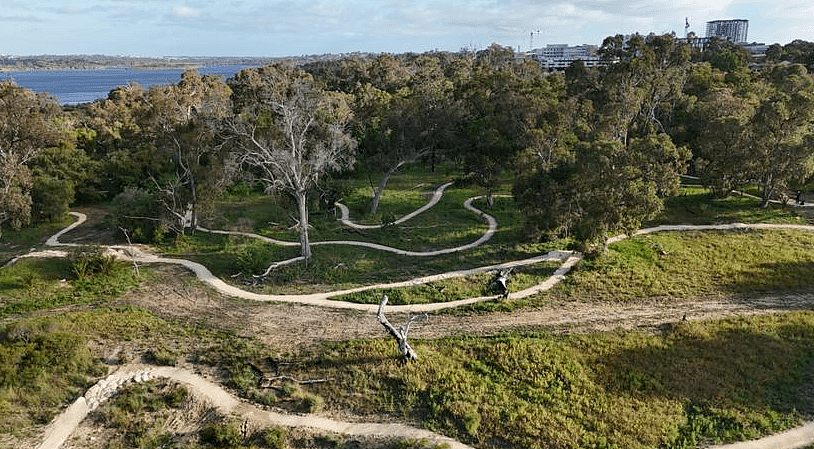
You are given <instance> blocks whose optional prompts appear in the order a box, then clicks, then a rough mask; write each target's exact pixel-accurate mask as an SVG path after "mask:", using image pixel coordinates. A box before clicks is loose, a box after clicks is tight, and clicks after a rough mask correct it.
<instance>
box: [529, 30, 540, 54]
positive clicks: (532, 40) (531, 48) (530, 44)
mask: <svg viewBox="0 0 814 449" xmlns="http://www.w3.org/2000/svg"><path fill="white" fill-rule="evenodd" d="M534 33H537V34H540V30H537V31H532V32H531V33H530V34H529V51H532V50H534Z"/></svg>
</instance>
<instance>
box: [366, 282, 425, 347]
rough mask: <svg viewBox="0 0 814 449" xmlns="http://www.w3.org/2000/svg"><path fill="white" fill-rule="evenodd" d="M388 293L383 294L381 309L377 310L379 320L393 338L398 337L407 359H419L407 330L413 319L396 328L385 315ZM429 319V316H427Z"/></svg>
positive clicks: (399, 345) (397, 339)
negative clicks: (402, 326)
mask: <svg viewBox="0 0 814 449" xmlns="http://www.w3.org/2000/svg"><path fill="white" fill-rule="evenodd" d="M387 300H388V298H387V295H382V302H380V303H379V311H378V312H376V318H377V319H378V320H379V323H381V325H382V326H384V328H385V329H386V330H387V333H389V334H390V335H391V336H392V337H393V338H395V339H396V342H397V343H398V347H399V352H400V353H401V355H402V356H404V358H405V360H416V359H418V354H416V352H415V350H414V349H413V348H412V347H411V346H410V343H408V342H407V331H408V330H409V328H410V323H412V321H413V319H411V320H410V322H408V323H407V325H405V327H404V328H403V329H396V327H395V326H393V325H392V324H390V321H388V320H387V317H385V316H384V313H383V312H382V309H383V308H384V306H385V305H386V304H387ZM427 318H428V319H429V317H427Z"/></svg>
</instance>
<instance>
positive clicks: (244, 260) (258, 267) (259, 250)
mask: <svg viewBox="0 0 814 449" xmlns="http://www.w3.org/2000/svg"><path fill="white" fill-rule="evenodd" d="M237 264H238V267H239V268H240V270H241V271H242V272H243V273H244V274H246V275H253V274H262V273H263V272H265V271H266V269H267V268H268V267H269V265H270V264H271V252H270V250H269V248H268V246H267V245H265V244H263V243H252V244H251V245H249V246H244V247H242V248H240V250H238V252H237Z"/></svg>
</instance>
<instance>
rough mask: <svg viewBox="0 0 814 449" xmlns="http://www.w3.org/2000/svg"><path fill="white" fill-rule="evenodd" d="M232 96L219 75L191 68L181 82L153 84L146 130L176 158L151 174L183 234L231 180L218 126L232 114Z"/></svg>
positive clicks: (167, 208)
mask: <svg viewBox="0 0 814 449" xmlns="http://www.w3.org/2000/svg"><path fill="white" fill-rule="evenodd" d="M230 95H231V90H230V89H229V87H228V86H227V85H226V84H225V83H223V81H221V79H220V78H219V77H217V76H213V75H207V76H201V75H200V74H198V72H197V71H195V70H188V71H186V72H184V73H183V74H182V76H181V80H180V81H179V82H178V83H177V84H172V85H167V86H157V87H153V88H151V89H150V90H149V91H148V93H147V95H146V97H145V98H146V102H147V104H148V107H147V110H146V111H145V114H144V118H143V122H144V123H143V126H142V129H143V130H144V131H145V132H148V133H150V134H152V135H153V136H154V138H155V140H156V141H157V142H158V144H159V145H160V147H161V148H160V149H161V150H163V151H162V154H163V155H164V156H169V159H170V160H171V161H172V164H171V167H168V168H169V170H166V171H164V172H163V173H156V174H153V175H152V176H151V178H152V179H153V182H154V184H155V186H154V187H155V188H156V189H157V191H158V196H159V200H160V201H161V203H162V204H163V205H164V208H165V210H166V211H167V213H168V214H169V215H170V216H171V217H172V220H170V223H171V225H170V226H172V227H173V228H174V229H176V232H178V233H180V234H183V233H184V231H185V229H186V228H191V229H192V230H193V231H194V229H195V226H196V225H197V223H198V215H199V213H200V209H201V205H202V203H207V201H209V202H210V203H211V200H213V197H214V196H216V192H217V190H218V188H219V187H220V186H222V185H223V182H222V181H223V180H224V179H225V178H226V173H225V172H226V168H224V165H223V164H222V155H220V154H218V153H219V152H220V149H221V148H222V143H223V140H222V139H220V138H219V135H218V129H219V126H220V124H221V122H222V121H223V120H225V119H226V118H227V117H228V116H229V115H230V114H231V112H232V111H231V105H230Z"/></svg>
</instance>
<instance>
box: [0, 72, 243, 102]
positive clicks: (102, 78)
mask: <svg viewBox="0 0 814 449" xmlns="http://www.w3.org/2000/svg"><path fill="white" fill-rule="evenodd" d="M244 68H246V66H234V65H232V66H213V67H201V68H199V69H198V73H200V74H201V75H219V76H222V77H223V78H224V79H225V78H229V77H231V76H233V75H234V74H235V73H237V72H239V71H240V70H242V69H244ZM182 73H183V70H174V69H161V70H131V69H104V70H32V71H23V72H0V80H4V79H8V78H12V79H14V81H16V82H17V84H19V85H20V86H22V87H26V88H28V89H31V90H33V91H34V92H48V93H50V94H51V95H53V96H54V97H56V98H57V99H58V100H59V103H60V104H63V105H65V104H79V103H89V102H91V101H94V100H97V99H99V98H107V95H108V93H110V91H111V90H113V88H115V87H118V86H124V85H126V84H128V83H133V82H135V83H139V84H141V85H142V86H144V87H150V86H152V85H155V84H164V85H166V84H175V83H177V82H178V81H179V80H180V79H181V74H182Z"/></svg>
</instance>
